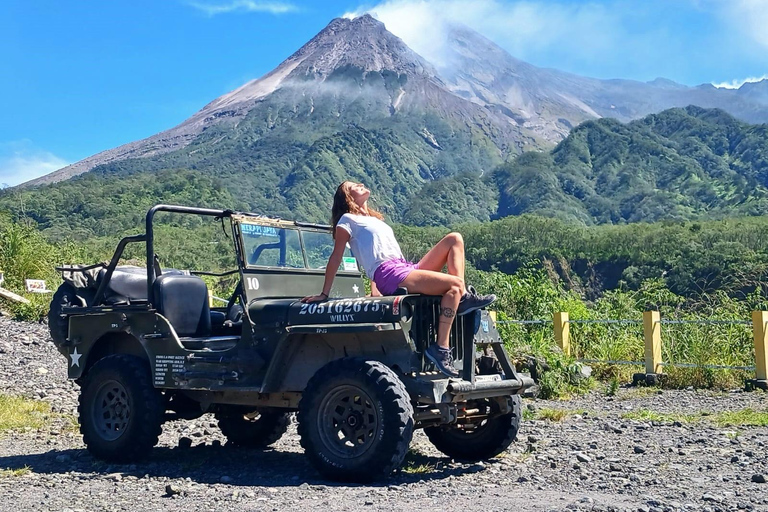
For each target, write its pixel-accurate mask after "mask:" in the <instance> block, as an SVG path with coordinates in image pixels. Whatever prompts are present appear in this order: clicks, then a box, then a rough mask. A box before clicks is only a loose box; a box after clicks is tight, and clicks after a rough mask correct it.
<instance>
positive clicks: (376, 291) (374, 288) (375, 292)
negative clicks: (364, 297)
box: [371, 279, 381, 297]
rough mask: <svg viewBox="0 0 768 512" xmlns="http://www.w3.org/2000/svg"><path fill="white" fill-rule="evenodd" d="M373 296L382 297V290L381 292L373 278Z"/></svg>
mask: <svg viewBox="0 0 768 512" xmlns="http://www.w3.org/2000/svg"><path fill="white" fill-rule="evenodd" d="M371 297H381V292H379V289H378V288H377V287H376V283H375V282H374V281H373V279H371Z"/></svg>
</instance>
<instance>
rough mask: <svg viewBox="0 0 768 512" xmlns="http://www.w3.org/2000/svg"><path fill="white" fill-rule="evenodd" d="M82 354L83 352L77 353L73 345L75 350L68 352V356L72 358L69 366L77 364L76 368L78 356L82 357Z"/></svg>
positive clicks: (78, 360)
mask: <svg viewBox="0 0 768 512" xmlns="http://www.w3.org/2000/svg"><path fill="white" fill-rule="evenodd" d="M82 355H83V354H78V353H77V347H75V350H74V351H73V352H72V353H71V354H69V356H70V357H71V358H72V364H71V365H70V368H71V367H73V366H77V367H78V368H79V367H80V358H81V357H82Z"/></svg>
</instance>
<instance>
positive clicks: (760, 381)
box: [493, 311, 768, 390]
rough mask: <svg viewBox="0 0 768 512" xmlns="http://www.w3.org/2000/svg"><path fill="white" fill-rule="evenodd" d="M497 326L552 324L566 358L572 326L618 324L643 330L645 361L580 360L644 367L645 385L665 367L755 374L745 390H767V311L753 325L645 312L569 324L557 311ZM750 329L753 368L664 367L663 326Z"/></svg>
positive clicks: (759, 313)
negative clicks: (669, 317) (668, 317)
mask: <svg viewBox="0 0 768 512" xmlns="http://www.w3.org/2000/svg"><path fill="white" fill-rule="evenodd" d="M493 317H494V321H496V323H498V324H517V325H548V324H552V325H553V327H554V331H555V342H556V343H557V345H558V346H559V347H560V349H561V350H562V351H563V353H564V354H565V355H567V356H570V355H571V332H570V327H571V325H572V324H621V325H632V324H636V325H640V324H642V326H643V339H644V341H645V360H644V361H602V360H594V359H582V360H581V361H583V362H587V363H606V364H626V365H643V366H645V373H644V374H636V375H635V379H634V380H635V381H636V382H637V381H638V380H642V379H644V380H645V382H647V383H655V382H657V381H658V376H659V375H661V374H662V369H663V367H664V366H674V367H684V368H696V367H703V368H712V369H733V370H746V371H751V370H754V372H755V378H754V379H751V380H749V381H748V382H747V386H748V387H752V388H761V389H765V390H768V311H753V312H752V321H746V320H662V318H661V315H660V313H659V312H658V311H644V312H643V319H642V320H639V319H638V320H633V319H613V320H611V319H606V320H571V319H570V318H569V315H568V313H567V312H566V311H557V312H555V313H554V314H553V315H552V320H547V319H536V320H495V315H493ZM665 324H666V325H686V324H687V325H751V326H752V334H753V339H754V346H755V366H725V365H696V364H688V363H665V362H664V361H662V356H661V343H662V336H661V326H662V325H665Z"/></svg>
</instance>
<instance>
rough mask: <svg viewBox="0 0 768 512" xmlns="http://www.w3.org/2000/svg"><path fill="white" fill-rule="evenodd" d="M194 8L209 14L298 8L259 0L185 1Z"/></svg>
mask: <svg viewBox="0 0 768 512" xmlns="http://www.w3.org/2000/svg"><path fill="white" fill-rule="evenodd" d="M187 4H188V5H189V6H191V7H194V8H195V9H198V10H200V11H203V12H204V13H205V14H207V15H209V16H215V15H216V14H224V13H229V12H268V13H270V14H285V13H289V12H296V11H298V10H299V8H298V7H297V6H295V5H294V4H291V3H288V2H259V1H257V0H229V1H226V2H194V1H191V2H187Z"/></svg>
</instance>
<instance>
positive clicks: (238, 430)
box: [216, 409, 291, 448]
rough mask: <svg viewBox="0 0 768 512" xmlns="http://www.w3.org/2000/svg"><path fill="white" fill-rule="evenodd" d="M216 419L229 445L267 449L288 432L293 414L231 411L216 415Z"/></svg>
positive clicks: (265, 411)
mask: <svg viewBox="0 0 768 512" xmlns="http://www.w3.org/2000/svg"><path fill="white" fill-rule="evenodd" d="M216 419H217V420H218V421H219V428H220V429H221V433H222V434H224V437H226V438H227V445H229V444H232V445H233V446H241V447H243V448H266V447H267V446H269V445H271V444H273V443H276V442H277V441H278V440H279V439H280V438H281V437H282V436H283V434H285V432H286V430H288V425H290V423H291V413H289V412H282V411H279V410H269V409H264V410H261V411H257V412H254V413H246V412H244V411H237V410H231V411H224V412H219V413H216Z"/></svg>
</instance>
